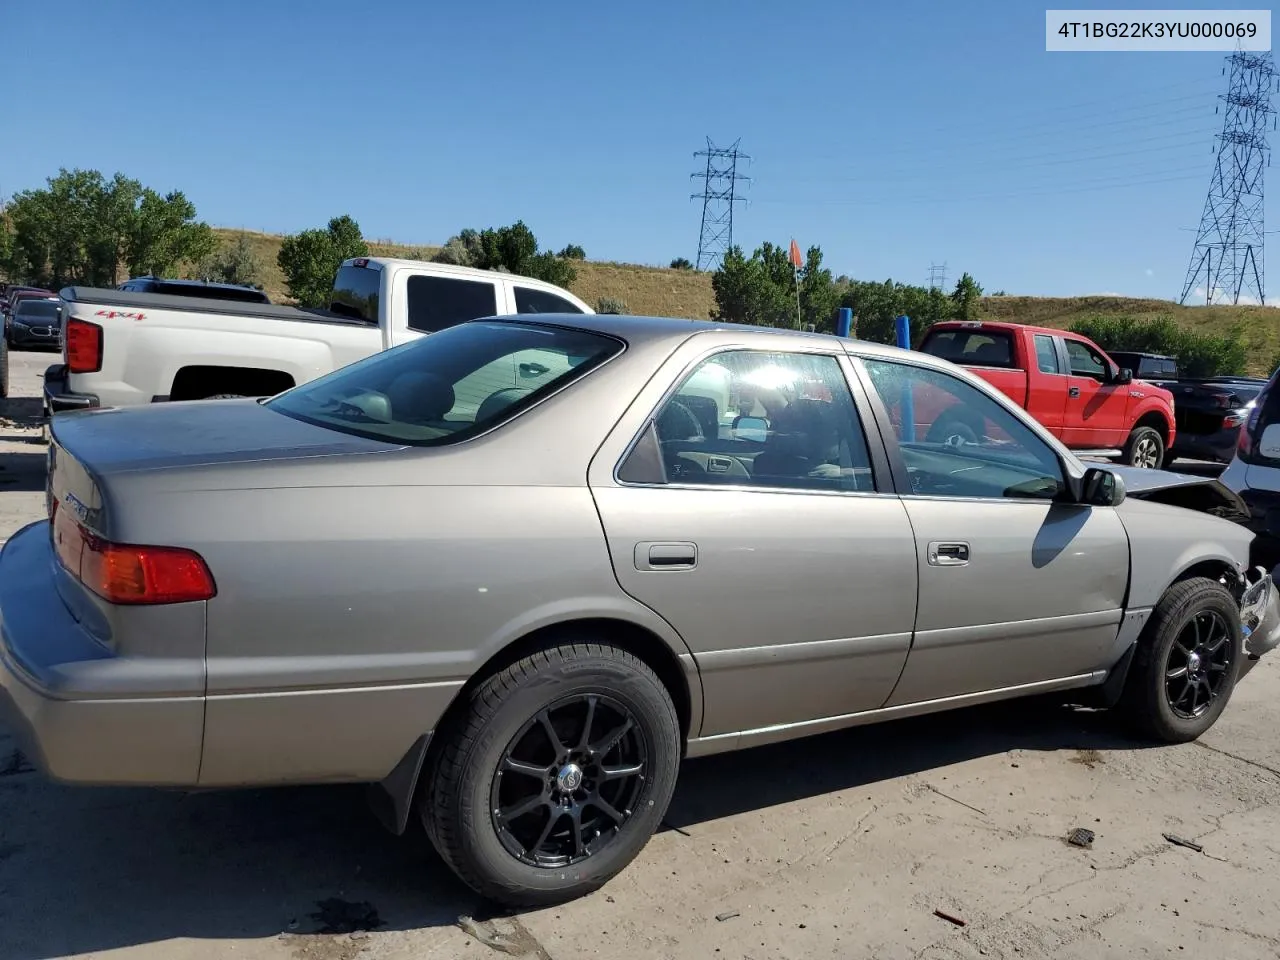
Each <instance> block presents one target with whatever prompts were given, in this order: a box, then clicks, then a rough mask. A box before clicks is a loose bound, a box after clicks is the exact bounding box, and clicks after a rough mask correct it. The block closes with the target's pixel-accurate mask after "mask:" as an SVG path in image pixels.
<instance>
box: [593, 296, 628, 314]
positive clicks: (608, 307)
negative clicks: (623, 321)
mask: <svg viewBox="0 0 1280 960" xmlns="http://www.w3.org/2000/svg"><path fill="white" fill-rule="evenodd" d="M626 312H627V301H625V300H619V299H618V298H617V297H601V298H600V299H599V300H597V301H596V313H626Z"/></svg>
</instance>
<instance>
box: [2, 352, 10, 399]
mask: <svg viewBox="0 0 1280 960" xmlns="http://www.w3.org/2000/svg"><path fill="white" fill-rule="evenodd" d="M7 396H9V338H8V337H4V338H3V339H0V399H4V398H5V397H7Z"/></svg>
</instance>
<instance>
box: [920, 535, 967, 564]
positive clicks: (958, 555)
mask: <svg viewBox="0 0 1280 960" xmlns="http://www.w3.org/2000/svg"><path fill="white" fill-rule="evenodd" d="M968 562H969V545H968V544H967V543H961V542H955V543H945V542H942V541H939V540H935V541H933V543H931V544H929V564H930V566H934V567H963V566H964V565H965V564H967V563H968Z"/></svg>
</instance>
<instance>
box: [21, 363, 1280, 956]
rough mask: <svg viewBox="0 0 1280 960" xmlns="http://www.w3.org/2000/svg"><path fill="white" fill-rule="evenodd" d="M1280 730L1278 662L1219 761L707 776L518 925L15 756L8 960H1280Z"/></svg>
mask: <svg viewBox="0 0 1280 960" xmlns="http://www.w3.org/2000/svg"><path fill="white" fill-rule="evenodd" d="M48 362H49V358H48V356H43V355H30V354H18V355H15V357H14V367H15V374H16V375H15V388H16V390H15V392H20V393H25V394H27V395H29V396H34V395H35V392H36V389H37V386H38V374H39V372H40V371H41V370H43V368H44V366H45V365H46V364H47V363H48ZM37 413H38V411H37V409H36V404H35V403H34V402H33V401H26V400H22V399H18V400H10V401H8V402H7V404H6V403H5V401H0V540H2V539H3V538H5V537H7V536H8V535H9V534H10V533H12V532H13V530H15V529H16V528H17V527H18V526H20V525H21V524H23V523H25V522H27V521H28V520H30V519H34V518H36V517H38V516H39V515H40V512H41V509H42V493H41V490H42V484H43V476H42V470H43V455H44V448H43V446H42V445H41V443H40V439H39V424H38V417H37ZM1278 727H1280V657H1277V656H1275V655H1273V657H1272V659H1271V660H1270V662H1268V661H1263V662H1262V663H1261V664H1260V665H1259V666H1258V667H1257V669H1255V670H1254V671H1253V672H1252V673H1251V674H1250V675H1249V676H1248V677H1247V678H1245V679H1244V680H1243V681H1242V683H1241V686H1240V687H1239V688H1238V690H1237V692H1236V695H1235V698H1234V700H1233V701H1232V703H1231V706H1230V707H1229V708H1228V710H1227V712H1226V715H1225V716H1224V717H1223V719H1222V721H1220V722H1219V724H1218V725H1217V727H1216V728H1215V729H1214V730H1213V731H1211V733H1210V734H1209V735H1208V736H1207V737H1206V738H1205V739H1204V740H1203V741H1202V742H1201V743H1198V744H1194V745H1188V746H1183V747H1175V748H1150V747H1146V746H1144V745H1140V744H1136V743H1133V742H1131V741H1129V740H1127V739H1125V738H1124V737H1123V736H1121V735H1119V734H1118V733H1117V731H1116V728H1115V727H1114V725H1113V723H1112V722H1111V721H1110V720H1109V719H1108V718H1107V717H1106V716H1105V715H1100V714H1091V713H1083V712H1071V711H1067V710H1064V709H1062V708H1058V707H1054V706H1052V705H1046V704H1011V705H1003V706H999V707H994V708H984V709H974V710H969V711H965V712H962V713H958V714H951V715H947V716H942V717H930V718H921V719H916V720H907V721H901V722H897V723H893V724H889V725H884V726H880V727H869V728H864V729H861V730H854V731H848V732H845V733H838V734H832V735H828V736H824V737H819V738H814V739H810V740H806V741H801V742H798V743H793V744H784V745H780V746H777V747H768V748H763V749H758V750H753V751H748V752H745V753H741V754H736V755H731V756H725V757H715V758H710V759H707V760H702V761H696V762H690V763H688V764H686V765H685V769H684V770H683V772H682V780H681V784H680V787H679V788H678V790H677V793H676V798H675V801H674V804H673V806H672V808H671V811H670V814H669V816H668V818H667V828H666V829H665V830H664V831H663V832H662V833H660V834H659V835H658V836H656V837H655V838H654V839H653V840H652V841H651V842H650V844H649V845H648V847H647V848H646V849H645V850H644V852H643V853H642V854H641V856H640V858H639V860H638V861H637V862H636V863H635V864H634V865H633V866H632V867H631V868H630V869H629V870H627V871H626V872H625V873H624V874H623V875H622V876H621V877H619V878H618V879H617V880H615V881H614V882H613V883H612V884H610V885H609V886H608V887H606V888H605V889H604V890H602V891H600V892H599V893H597V894H595V895H594V896H592V897H589V898H587V899H585V900H583V901H580V902H577V903H574V904H571V905H568V906H565V907H562V908H559V909H554V910H544V911H536V912H531V913H526V914H523V915H521V916H518V917H517V916H510V915H499V916H493V915H491V914H487V913H486V912H485V908H484V906H483V905H482V904H481V903H479V902H477V900H476V898H475V897H473V896H471V895H470V894H469V893H468V892H467V891H466V890H464V889H463V888H461V887H460V886H459V885H458V884H457V883H456V882H455V881H454V880H453V879H452V876H451V875H450V874H449V873H448V872H447V871H446V870H445V868H444V867H443V866H441V865H440V863H439V862H438V861H437V860H436V858H435V856H434V855H433V853H432V852H431V850H430V848H429V846H428V845H427V843H426V842H425V840H423V839H422V838H421V836H419V835H414V836H412V837H410V838H408V839H407V840H397V839H396V838H393V837H390V836H388V835H386V834H384V833H383V832H381V830H380V828H378V827H377V826H376V825H375V824H374V823H373V821H372V819H371V818H370V817H368V816H366V815H365V813H364V809H363V799H362V794H361V792H360V790H358V789H354V788H352V789H345V788H343V789H335V788H311V789H299V790H275V791H260V792H250V793H224V794H200V795H183V794H178V793H162V792H151V791H138V790H77V789H72V788H66V787H60V786H56V785H53V784H50V783H48V782H46V781H45V780H44V779H42V778H41V776H40V775H39V774H37V773H35V772H32V771H30V770H29V769H28V767H27V766H26V765H25V764H24V763H23V762H22V761H21V759H20V758H19V757H17V756H16V755H15V753H14V749H13V743H12V740H11V739H10V738H9V736H8V734H7V733H6V732H5V731H4V730H3V729H0V958H3V960H35V958H46V957H62V956H77V957H79V956H90V955H93V956H111V957H122V958H135V960H142V958H148V957H155V958H161V957H163V958H166V960H169V958H173V960H184V958H192V960H194V958H213V957H219V958H221V957H227V956H235V957H242V958H290V957H297V958H314V960H330V958H335V960H354V958H356V957H361V958H370V960H375V958H414V960H427V958H446V957H447V958H453V957H464V958H465V957H472V958H483V957H487V956H491V955H492V956H511V955H515V956H522V955H523V956H529V957H535V958H548V957H551V958H555V960H571V958H574V960H576V958H583V957H602V958H619V960H623V958H625V960H634V958H636V957H699V958H702V957H707V958H711V957H714V958H717V960H718V958H726V960H727V958H744V957H752V958H755V960H763V958H783V957H786V958H806V960H809V958H818V957H840V958H844V957H875V958H884V960H896V958H903V960H906V958H924V960H943V958H977V957H993V958H994V957H1001V958H1019V960H1022V958H1028V957H1057V958H1090V960H1097V958H1104V957H1117V958H1119V957H1124V958H1137V957H1156V956H1159V957H1165V956H1179V955H1182V956H1196V955H1210V954H1212V955H1215V956H1219V957H1228V958H1232V960H1246V958H1253V957H1257V958H1274V957H1275V956H1276V955H1277V953H1278V952H1280V911H1278V910H1277V908H1276V904H1277V903H1280V738H1277V728H1278ZM1075 827H1085V828H1087V829H1089V830H1092V831H1094V832H1095V833H1096V840H1095V841H1094V843H1093V846H1092V848H1090V849H1084V848H1080V847H1075V846H1070V845H1068V844H1067V843H1066V842H1065V841H1064V837H1065V836H1066V834H1067V833H1068V831H1070V830H1071V829H1073V828H1075ZM1166 833H1167V834H1173V835H1176V836H1179V837H1182V838H1186V839H1188V840H1193V841H1195V842H1197V843H1199V844H1201V845H1202V846H1203V851H1202V852H1196V851H1195V850H1192V849H1189V848H1187V847H1183V846H1178V845H1175V844H1174V843H1171V842H1169V841H1168V840H1166V839H1165V838H1164V834H1166ZM935 910H940V911H942V912H943V913H945V914H949V915H951V916H953V917H955V918H957V919H959V920H962V921H964V923H965V925H964V926H959V925H956V924H955V923H952V922H950V921H948V920H946V919H943V918H940V917H938V916H936V915H935V913H934V911H935ZM460 918H465V919H461V920H460ZM365 928H371V929H365Z"/></svg>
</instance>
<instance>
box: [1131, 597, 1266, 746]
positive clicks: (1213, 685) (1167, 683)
mask: <svg viewBox="0 0 1280 960" xmlns="http://www.w3.org/2000/svg"><path fill="white" fill-rule="evenodd" d="M1242 649H1243V640H1242V638H1241V630H1240V609H1239V607H1237V606H1236V602H1235V599H1234V598H1233V597H1232V596H1231V594H1230V593H1228V592H1227V589H1226V587H1224V586H1223V585H1222V584H1220V583H1218V582H1217V581H1216V580H1210V579H1208V578H1207V577H1195V578H1192V579H1189V580H1183V581H1180V582H1178V583H1175V584H1174V585H1173V586H1172V587H1170V588H1169V589H1168V590H1166V591H1165V594H1164V596H1163V597H1161V598H1160V602H1159V603H1157V604H1156V607H1155V610H1154V611H1152V614H1151V619H1150V620H1149V621H1148V622H1147V625H1146V627H1144V628H1143V631H1142V635H1141V636H1140V637H1139V638H1138V648H1137V651H1136V652H1135V654H1134V658H1133V664H1132V666H1131V667H1130V669H1129V676H1128V677H1127V678H1126V681H1125V688H1124V692H1123V694H1121V698H1120V704H1119V707H1120V710H1121V711H1122V712H1123V713H1124V714H1125V715H1127V717H1128V719H1129V720H1130V722H1131V723H1132V725H1133V726H1134V727H1136V728H1137V730H1138V731H1139V732H1140V733H1142V734H1143V735H1145V736H1147V737H1150V738H1152V739H1154V740H1159V741H1162V742H1164V743H1185V742H1187V741H1189V740H1195V739H1196V738H1197V737H1199V736H1200V735H1201V734H1203V733H1204V732H1205V731H1206V730H1208V729H1209V728H1210V727H1212V726H1213V724H1214V722H1215V721H1216V720H1217V719H1218V717H1219V716H1220V715H1221V714H1222V711H1223V709H1225V707H1226V705H1227V701H1228V700H1229V699H1230V698H1231V691H1232V690H1234V689H1235V684H1236V676H1237V671H1238V670H1239V665H1240V658H1241V651H1242Z"/></svg>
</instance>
